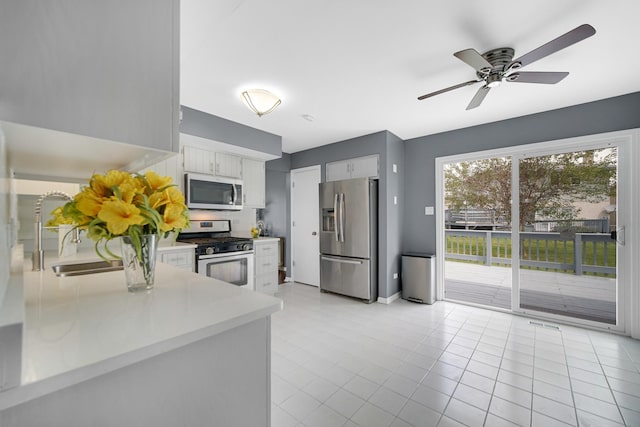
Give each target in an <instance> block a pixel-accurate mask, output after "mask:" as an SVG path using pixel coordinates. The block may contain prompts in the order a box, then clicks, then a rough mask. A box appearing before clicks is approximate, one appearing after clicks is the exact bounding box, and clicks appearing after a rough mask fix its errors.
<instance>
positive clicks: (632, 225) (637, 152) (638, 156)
mask: <svg viewBox="0 0 640 427" xmlns="http://www.w3.org/2000/svg"><path fill="white" fill-rule="evenodd" d="M639 144H640V129H635V130H634V131H633V132H631V144H630V147H629V151H630V153H629V158H630V160H629V161H630V163H631V165H632V166H633V167H632V168H631V171H630V173H631V178H630V182H629V184H630V189H629V190H630V193H631V200H629V209H630V211H631V218H629V222H628V223H627V224H626V227H627V229H626V234H627V236H626V238H627V244H629V245H630V246H629V248H628V252H627V256H628V257H629V258H628V259H629V260H631V261H629V264H631V265H630V271H629V274H630V277H628V281H629V284H630V286H629V288H630V289H629V293H628V294H627V295H629V298H627V299H628V300H629V304H630V307H629V309H628V310H627V313H628V314H627V316H628V319H629V323H628V325H629V329H628V332H629V333H630V334H631V336H632V337H633V338H637V339H640V283H638V281H640V262H638V259H640V257H639V251H640V226H639V225H640V197H638V189H639V188H640V171H639V170H638V165H640V147H638V145H639ZM632 189H635V191H633V190H632ZM633 260H635V262H634V261H633Z"/></svg>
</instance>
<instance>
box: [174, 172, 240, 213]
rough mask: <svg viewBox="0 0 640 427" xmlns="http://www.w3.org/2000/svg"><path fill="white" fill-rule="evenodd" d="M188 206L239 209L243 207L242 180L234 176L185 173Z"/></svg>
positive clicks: (226, 209) (194, 207)
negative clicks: (224, 176)
mask: <svg viewBox="0 0 640 427" xmlns="http://www.w3.org/2000/svg"><path fill="white" fill-rule="evenodd" d="M184 188H185V198H186V202H187V207H189V208H190V209H212V210H224V211H239V210H241V209H242V181H241V180H239V179H233V178H223V177H219V176H210V175H202V174H195V173H186V174H184Z"/></svg>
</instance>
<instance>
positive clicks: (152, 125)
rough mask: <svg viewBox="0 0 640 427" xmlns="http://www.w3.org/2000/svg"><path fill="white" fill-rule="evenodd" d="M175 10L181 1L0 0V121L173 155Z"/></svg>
mask: <svg viewBox="0 0 640 427" xmlns="http://www.w3.org/2000/svg"><path fill="white" fill-rule="evenodd" d="M179 7H180V4H179V0H131V1H61V2H58V1H57V2H50V1H9V2H3V4H2V13H0V52H8V56H7V57H6V58H5V59H6V61H3V65H2V67H0V94H2V102H0V117H2V119H3V120H4V121H8V122H14V123H20V124H25V125H30V126H34V127H37V128H44V129H53V130H58V131H63V132H67V133H71V134H77V135H84V136H90V137H95V138H99V139H103V140H109V141H117V142H124V143H127V144H133V145H138V146H143V147H146V148H155V149H160V150H165V151H178V125H179V119H178V112H179V80H178V78H179ZM90 143H91V142H90V141H89V142H87V144H90Z"/></svg>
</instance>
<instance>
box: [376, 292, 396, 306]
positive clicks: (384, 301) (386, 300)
mask: <svg viewBox="0 0 640 427" xmlns="http://www.w3.org/2000/svg"><path fill="white" fill-rule="evenodd" d="M401 294H402V292H396V293H395V294H393V295H391V296H390V297H389V298H382V297H378V301H376V302H379V303H382V304H391V303H392V302H394V301H395V300H397V299H399V298H400V295H401Z"/></svg>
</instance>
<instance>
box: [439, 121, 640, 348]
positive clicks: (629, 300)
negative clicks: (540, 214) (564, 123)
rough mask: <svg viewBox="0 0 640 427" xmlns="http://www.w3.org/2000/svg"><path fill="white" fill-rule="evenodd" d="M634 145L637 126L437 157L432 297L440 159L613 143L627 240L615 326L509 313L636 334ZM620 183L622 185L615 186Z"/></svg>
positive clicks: (638, 174) (637, 152) (639, 324)
mask: <svg viewBox="0 0 640 427" xmlns="http://www.w3.org/2000/svg"><path fill="white" fill-rule="evenodd" d="M638 144H640V129H631V130H624V131H617V132H608V133H602V134H594V135H587V136H581V137H575V138H567V139H559V140H553V141H546V142H539V143H534V144H526V145H517V146H511V147H504V148H499V149H492V150H486V151H478V152H470V153H462V154H457V155H452V156H446V157H438V158H436V159H435V164H436V165H435V166H436V169H435V175H436V176H435V182H436V188H435V195H436V200H435V205H436V212H435V214H436V216H435V220H436V253H437V254H442V256H438V257H437V258H436V264H437V268H436V299H438V300H441V299H444V265H445V264H444V254H445V250H446V248H445V235H444V217H443V214H444V188H443V187H444V165H445V164H447V163H453V162H461V161H471V160H477V159H482V158H488V157H512V162H514V163H515V162H517V161H518V160H519V159H521V158H524V157H532V156H536V155H548V154H554V153H561V152H568V151H571V150H572V149H575V150H586V149H592V148H601V147H603V146H605V145H617V146H618V147H620V150H619V155H618V162H619V165H621V164H622V163H623V162H624V163H625V166H624V167H620V166H619V167H620V168H621V170H622V171H623V172H624V171H625V169H628V171H627V172H628V175H621V176H620V177H619V178H618V193H619V194H618V204H619V212H620V213H621V214H622V217H620V216H619V217H618V224H620V225H624V226H626V245H625V246H624V247H620V246H619V251H618V254H619V256H618V263H619V267H618V292H619V295H618V298H617V306H618V313H619V318H618V325H616V326H615V327H614V326H610V325H606V324H600V323H597V324H596V322H591V321H581V320H577V321H576V320H575V319H569V318H564V317H563V316H556V315H548V314H545V313H537V312H535V313H534V312H532V311H523V310H513V312H514V314H524V315H526V316H529V317H531V316H538V317H541V318H549V319H553V320H557V321H563V322H565V323H570V324H580V325H584V326H587V327H592V328H599V329H605V330H607V329H608V330H612V331H616V332H622V333H626V334H630V335H631V336H633V337H634V338H640V286H639V285H637V282H638V280H639V279H640V265H639V263H634V262H633V260H634V259H637V258H638V257H637V256H636V253H637V251H638V245H639V243H640V230H639V229H638V227H634V225H635V224H640V218H639V216H640V197H638V196H637V195H636V193H637V191H636V192H634V191H632V189H633V188H636V189H637V188H640V171H638V168H637V167H636V168H634V166H636V165H639V164H640V149H638ZM515 169H517V167H516V168H514V170H513V174H514V175H515V174H516V170H515ZM515 178H516V179H513V177H512V182H513V184H514V188H512V193H513V194H512V200H514V202H517V198H518V195H519V193H518V192H517V191H516V185H517V184H518V181H517V178H519V177H517V176H516V177H515ZM621 182H622V185H620V183H621ZM517 208H518V206H516V211H513V208H512V216H515V218H516V221H517V218H518V216H517V215H516V214H517ZM625 213H628V215H630V217H627V218H625V217H624V214H625ZM514 228H515V225H514ZM620 266H623V267H624V268H620ZM516 269H517V267H516V268H514V289H513V291H514V292H512V293H516V291H517V283H516V282H515V280H516V274H517V272H515V270H516ZM627 296H628V297H627ZM513 301H515V302H516V303H517V302H518V298H517V297H515V298H513ZM514 307H518V305H514Z"/></svg>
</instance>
